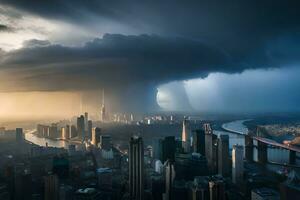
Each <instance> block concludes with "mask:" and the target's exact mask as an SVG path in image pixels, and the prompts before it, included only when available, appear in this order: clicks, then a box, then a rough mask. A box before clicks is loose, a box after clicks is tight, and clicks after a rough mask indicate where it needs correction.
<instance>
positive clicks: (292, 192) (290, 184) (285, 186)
mask: <svg viewBox="0 0 300 200" xmlns="http://www.w3.org/2000/svg"><path fill="white" fill-rule="evenodd" d="M280 199H282V200H289V199H300V177H299V176H298V175H297V173H296V172H295V171H291V172H290V173H289V174H288V178H287V180H286V181H285V182H283V183H281V184H280Z"/></svg>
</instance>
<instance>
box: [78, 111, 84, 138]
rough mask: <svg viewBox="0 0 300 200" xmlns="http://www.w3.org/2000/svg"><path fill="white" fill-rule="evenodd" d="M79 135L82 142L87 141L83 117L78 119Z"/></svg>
mask: <svg viewBox="0 0 300 200" xmlns="http://www.w3.org/2000/svg"><path fill="white" fill-rule="evenodd" d="M77 134H78V137H79V138H80V139H81V140H85V126H84V116H83V115H81V116H80V117H78V118H77Z"/></svg>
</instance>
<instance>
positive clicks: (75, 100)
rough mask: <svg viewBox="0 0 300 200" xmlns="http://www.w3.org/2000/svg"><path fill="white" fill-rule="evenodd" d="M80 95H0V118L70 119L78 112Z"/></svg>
mask: <svg viewBox="0 0 300 200" xmlns="http://www.w3.org/2000/svg"><path fill="white" fill-rule="evenodd" d="M80 103H81V99H80V95H79V94H78V93H72V92H15V93H0V118H2V119H21V118H25V119H33V118H47V117H70V116H73V115H74V114H77V113H78V112H79V105H80Z"/></svg>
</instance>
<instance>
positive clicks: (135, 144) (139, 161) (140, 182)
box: [129, 137, 144, 200]
mask: <svg viewBox="0 0 300 200" xmlns="http://www.w3.org/2000/svg"><path fill="white" fill-rule="evenodd" d="M129 192H130V197H131V198H132V199H135V200H143V196H144V195H143V193H144V144H143V140H142V138H140V137H132V138H131V139H130V143H129Z"/></svg>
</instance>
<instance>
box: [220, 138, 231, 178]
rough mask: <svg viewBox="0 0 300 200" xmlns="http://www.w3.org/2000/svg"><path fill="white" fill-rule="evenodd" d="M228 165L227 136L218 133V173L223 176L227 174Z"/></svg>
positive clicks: (228, 172) (228, 173)
mask: <svg viewBox="0 0 300 200" xmlns="http://www.w3.org/2000/svg"><path fill="white" fill-rule="evenodd" d="M229 167H230V166H229V136H228V135H220V137H219V138H218V174H220V175H222V176H224V177H226V176H229V175H230V168H229Z"/></svg>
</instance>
